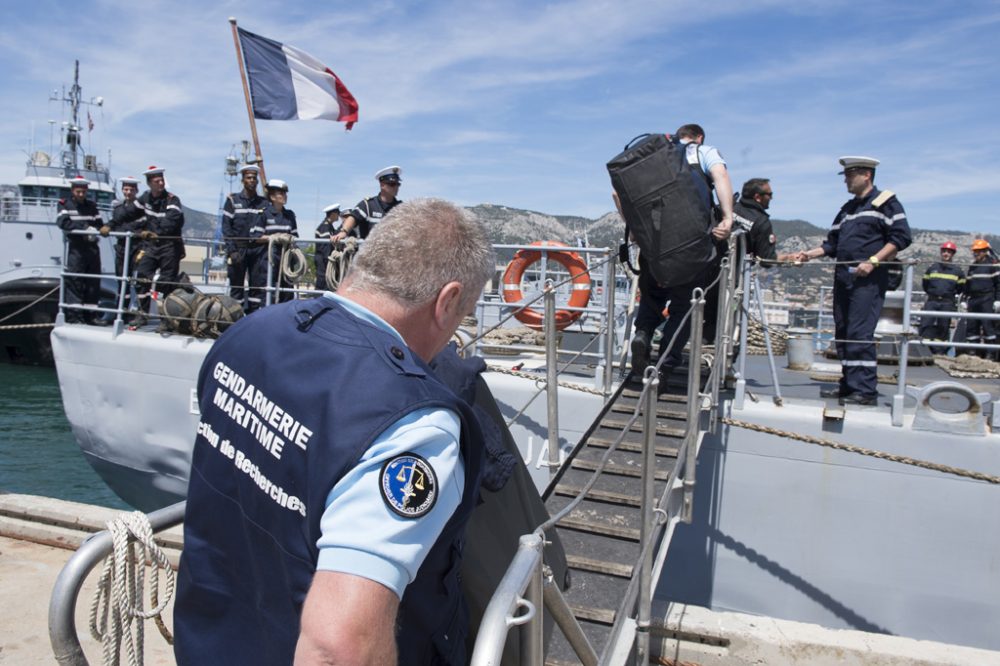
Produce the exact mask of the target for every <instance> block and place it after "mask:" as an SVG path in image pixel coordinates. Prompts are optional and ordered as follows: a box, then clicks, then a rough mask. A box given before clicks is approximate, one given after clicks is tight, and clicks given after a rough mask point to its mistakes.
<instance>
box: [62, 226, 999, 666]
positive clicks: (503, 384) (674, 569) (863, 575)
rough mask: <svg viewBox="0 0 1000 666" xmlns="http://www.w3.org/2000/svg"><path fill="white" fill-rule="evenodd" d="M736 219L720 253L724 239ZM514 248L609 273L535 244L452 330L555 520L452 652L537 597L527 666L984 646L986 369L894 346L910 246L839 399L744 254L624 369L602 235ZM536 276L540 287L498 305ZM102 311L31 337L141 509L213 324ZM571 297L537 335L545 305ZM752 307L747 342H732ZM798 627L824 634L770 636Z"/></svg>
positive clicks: (910, 338)
mask: <svg viewBox="0 0 1000 666" xmlns="http://www.w3.org/2000/svg"><path fill="white" fill-rule="evenodd" d="M735 237H736V240H735V241H734V253H733V254H731V256H735V253H740V254H742V248H743V245H742V243H743V240H742V236H741V235H740V234H736V236H735ZM512 249H514V248H510V246H501V248H500V251H501V252H503V251H506V252H510V251H511V250H512ZM519 249H520V250H527V251H531V252H539V253H540V255H541V256H547V255H548V254H549V253H552V254H553V255H554V254H555V253H557V252H580V253H592V254H590V255H588V257H589V258H588V259H587V260H585V261H584V263H585V264H586V265H587V272H588V273H589V274H590V275H591V276H592V277H593V276H596V275H600V276H601V284H602V286H605V287H606V288H603V289H602V293H601V295H600V298H598V299H597V302H596V303H595V302H590V303H588V304H587V305H586V306H584V307H578V306H571V305H569V304H568V303H567V302H566V301H564V302H563V303H562V304H556V300H555V299H556V295H555V294H556V291H558V288H564V289H566V288H568V289H572V287H571V286H568V285H572V284H574V282H575V281H576V279H577V278H578V273H574V271H573V270H572V269H570V270H568V271H564V270H562V268H560V267H559V266H557V265H556V264H562V263H563V262H560V261H558V260H556V261H550V262H549V268H548V269H547V270H548V271H549V272H548V274H546V273H544V271H545V270H546V269H545V266H544V265H543V266H542V271H543V272H542V273H541V274H539V273H537V272H536V273H534V274H532V273H531V272H530V271H529V272H527V273H525V274H524V275H521V276H519V277H520V281H519V282H518V283H515V284H512V283H508V281H507V280H502V281H496V282H495V283H494V284H493V285H492V287H488V288H487V290H486V292H485V293H484V294H483V296H482V298H481V300H480V302H479V310H478V323H477V324H476V325H475V327H474V328H473V327H471V326H470V327H467V328H466V329H465V331H464V332H463V333H461V334H460V336H462V339H461V342H462V345H463V347H465V348H466V349H468V350H473V349H476V350H478V351H479V352H480V353H483V354H484V355H486V357H487V359H488V362H489V364H490V370H489V371H488V372H487V373H486V375H485V377H486V380H487V382H488V384H489V385H490V388H491V390H492V391H493V393H494V395H495V398H496V400H497V403H498V406H499V408H500V411H501V413H502V414H503V415H504V417H505V419H506V420H507V421H508V423H509V426H510V429H511V431H512V433H514V435H515V439H516V441H517V442H518V445H519V448H520V450H521V452H522V457H523V459H524V461H525V462H526V464H527V465H528V466H529V468H531V469H532V471H533V474H535V479H536V484H537V486H538V488H539V491H540V494H541V496H542V498H543V499H544V500H545V503H546V507H547V508H548V510H549V512H550V515H551V518H550V519H549V520H548V521H547V522H545V523H543V524H541V525H539V526H538V528H537V529H536V530H535V532H533V533H531V534H525V535H524V536H523V537H522V538H521V546H520V549H519V550H518V553H517V555H516V557H515V558H514V560H513V561H512V562H511V565H510V567H509V569H508V571H507V575H506V576H505V577H504V578H503V580H502V581H501V583H500V585H499V586H498V587H497V590H496V593H495V594H494V597H493V600H492V602H491V603H490V605H489V608H488V609H487V611H486V614H485V616H484V618H483V622H482V624H481V626H480V630H479V636H478V639H477V642H476V645H475V650H474V652H473V654H472V663H476V664H488V663H499V660H500V658H501V657H500V655H502V654H503V653H504V649H505V645H506V646H507V648H506V649H507V650H510V649H511V647H510V644H509V643H510V642H509V641H508V640H507V637H508V633H509V632H510V631H512V627H524V629H523V630H521V637H522V641H521V643H520V647H516V646H515V648H514V649H516V650H520V654H521V656H522V658H523V661H522V663H533V664H534V663H541V661H540V659H541V655H542V651H543V647H542V642H543V641H542V639H541V635H542V634H541V631H542V629H541V626H542V625H541V624H540V622H541V618H542V617H549V618H554V619H555V622H556V624H557V625H558V627H559V631H558V632H555V635H553V637H552V641H551V643H550V644H549V646H548V648H547V651H545V655H546V656H545V657H544V658H545V660H546V661H547V662H549V663H585V664H598V663H600V664H623V663H626V661H630V660H632V659H633V658H635V659H636V660H637V661H636V663H648V660H649V658H650V656H655V655H659V656H660V658H661V659H676V660H680V659H685V660H691V661H697V662H699V663H762V662H765V663H813V660H814V659H815V658H816V657H817V654H819V653H818V652H817V650H821V651H823V652H822V653H823V654H824V655H827V656H829V655H830V654H834V655H841V656H843V655H844V654H849V655H854V656H853V657H852V658H853V659H854V660H855V661H856V662H857V663H861V662H863V661H865V660H866V659H868V658H882V657H884V656H885V655H886V654H889V655H890V656H891V655H896V656H895V658H896V659H897V661H887V662H886V663H907V659H906V657H905V655H914V656H913V660H918V657H917V656H916V655H919V658H925V657H927V655H953V656H954V655H957V657H955V659H958V661H948V660H947V659H945V658H944V657H943V656H942V657H941V659H942V660H943V663H989V662H991V661H997V660H998V659H1000V653H997V652H996V651H998V650H1000V634H998V633H997V632H996V630H995V627H996V626H998V623H1000V602H998V601H997V595H996V592H997V590H1000V567H998V566H997V553H1000V434H997V429H998V427H1000V409H997V406H998V405H997V401H998V397H1000V396H998V386H997V382H996V381H995V380H985V381H980V380H963V381H955V380H954V379H952V378H949V377H948V376H947V375H945V374H944V373H943V372H941V371H940V370H939V369H938V368H936V367H921V368H915V367H914V368H911V367H910V365H909V363H908V362H907V359H908V355H909V351H910V347H911V346H912V347H915V346H917V345H920V344H923V341H921V340H920V339H919V336H916V335H915V333H914V328H913V326H912V325H911V323H910V322H911V319H912V318H915V317H918V316H924V315H923V313H917V312H914V311H913V308H912V307H911V305H912V303H913V299H912V283H913V281H912V270H913V266H912V265H910V266H907V267H906V270H907V272H908V274H907V279H906V280H904V291H903V292H901V293H899V294H896V295H895V296H893V297H892V298H891V299H890V307H888V308H887V310H889V311H890V312H895V317H896V319H897V321H895V323H890V324H889V326H890V327H895V331H894V332H895V334H896V335H897V337H898V338H899V340H900V342H899V345H900V348H899V356H898V361H897V364H896V365H894V366H890V368H891V370H890V371H889V372H890V373H894V374H889V375H887V377H886V378H883V379H886V380H887V381H889V382H891V384H890V387H891V388H890V391H891V392H886V393H885V395H883V396H882V397H880V399H879V401H878V404H877V405H875V406H871V407H868V406H854V405H852V406H848V407H846V408H845V407H843V406H840V405H837V404H836V402H835V401H830V400H824V399H822V398H820V396H819V391H820V388H822V387H823V383H822V382H823V381H830V379H829V378H824V376H823V373H826V374H829V373H830V371H831V368H827V367H826V366H825V365H824V364H823V362H822V361H820V362H816V361H813V360H809V361H807V362H806V363H804V364H801V363H791V364H790V363H789V362H788V361H789V360H790V356H789V357H786V356H782V355H779V354H777V353H775V352H774V350H773V349H772V348H771V344H770V343H771V342H772V333H773V331H770V328H769V327H768V325H767V317H766V315H765V313H764V308H763V303H762V301H761V299H760V298H759V294H760V291H761V290H760V289H759V283H758V282H757V281H756V279H755V270H756V268H755V266H754V265H753V262H751V261H745V262H743V264H742V265H743V267H744V269H743V271H742V272H741V273H739V274H737V273H736V272H735V271H733V270H732V269H731V267H730V266H729V262H728V259H727V260H725V261H724V262H723V267H722V273H721V274H720V276H719V285H721V287H722V288H723V292H722V293H723V296H722V297H720V299H719V305H718V308H719V309H718V314H717V321H718V322H721V325H719V326H717V332H716V337H715V340H714V341H713V342H714V344H712V345H711V346H703V344H702V339H701V338H702V336H701V327H702V320H703V316H704V312H703V309H704V294H703V292H702V291H701V290H700V289H699V290H695V292H693V293H692V301H693V303H694V307H693V308H692V310H691V313H690V315H689V316H690V317H691V326H692V335H691V341H690V346H689V349H688V351H687V353H686V367H685V368H683V369H675V370H674V371H673V372H672V373H671V374H670V375H669V376H667V377H666V378H665V379H664V380H662V381H661V380H659V379H657V378H656V373H655V372H653V371H649V372H648V373H647V376H646V377H645V381H644V382H643V383H636V382H629V381H622V379H623V377H622V369H623V368H624V367H625V366H626V365H627V363H626V362H625V360H624V358H623V349H624V348H625V347H626V345H625V341H626V340H627V339H628V335H627V328H628V327H627V323H628V310H629V307H630V305H631V304H632V303H633V302H634V301H633V300H632V299H634V291H632V292H631V293H629V294H628V295H627V296H625V297H624V298H623V297H622V294H619V293H617V292H619V290H618V289H616V288H615V287H614V285H617V283H618V275H617V269H616V266H615V264H614V261H613V258H612V253H611V252H609V251H607V250H595V249H593V248H544V247H543V248H538V247H533V248H519ZM508 256H509V255H508ZM553 258H554V257H553ZM563 265H565V264H563ZM120 279H124V278H120ZM532 280H534V281H536V282H537V281H539V280H549V281H551V282H552V283H553V284H552V287H553V288H550V289H543V290H541V291H540V292H539V293H538V295H537V296H531V295H530V294H529V295H527V296H522V300H521V301H520V302H516V303H510V302H508V301H506V300H505V299H504V294H505V293H506V292H517V293H518V295H521V292H522V291H527V289H526V287H525V283H526V282H527V281H532ZM269 282H271V281H269ZM272 283H273V282H272ZM594 291H595V292H596V291H597V290H596V289H594ZM273 292H274V288H273V287H269V292H268V299H271V298H272V297H273ZM616 294H617V297H616ZM542 299H544V300H545V301H546V303H545V305H544V306H543V305H542V304H541V303H542ZM123 306H124V304H123V303H121V302H120V303H119V309H118V313H117V319H116V323H115V325H114V326H112V327H110V328H107V329H97V328H93V327H86V326H81V325H75V324H70V325H67V324H63V323H62V322H59V323H58V324H57V326H56V328H55V330H54V331H53V334H52V340H53V350H54V356H55V362H56V368H57V371H58V375H59V383H60V388H61V391H62V395H63V402H64V406H65V409H66V414H67V417H68V419H69V421H70V423H71V425H72V427H73V431H74V434H75V436H76V438H77V440H78V441H79V443H80V446H81V450H82V451H83V452H84V455H85V457H86V458H87V460H88V461H89V462H90V463H91V464H92V465H93V466H94V468H95V469H96V470H97V471H98V472H99V473H100V474H101V475H102V477H103V478H104V479H105V480H106V481H107V483H108V484H109V485H110V486H111V487H112V488H114V489H115V490H116V492H118V493H119V494H120V495H121V496H122V497H123V498H124V499H126V500H127V501H129V502H130V503H132V504H133V505H135V506H137V507H139V508H142V509H143V510H151V509H157V508H158V507H163V506H165V505H167V504H169V503H171V502H174V501H176V500H178V499H181V498H183V496H184V488H185V484H186V478H187V473H188V464H189V456H190V451H191V447H192V443H193V440H194V437H195V433H196V428H197V423H198V418H199V416H198V402H197V399H196V395H195V379H196V376H197V373H198V369H199V367H200V364H201V361H202V359H203V358H204V356H205V353H206V352H207V350H208V348H209V347H210V346H211V344H212V340H211V339H205V338H199V337H195V336H193V335H181V334H174V335H165V334H162V333H160V332H158V331H157V329H156V328H155V326H154V325H153V324H150V325H149V326H146V327H143V328H139V329H138V330H130V329H129V328H128V327H127V326H126V325H125V321H124V315H125V308H124V307H123ZM524 307H531V308H533V309H534V311H535V312H534V315H535V316H536V317H538V318H540V319H541V320H543V321H547V322H549V323H548V325H549V329H548V333H549V335H547V336H545V340H544V343H543V344H539V343H538V341H537V340H522V341H520V342H514V343H511V342H509V341H508V342H503V343H496V342H490V341H489V340H488V339H486V338H485V337H484V334H485V332H486V329H490V328H494V327H498V329H499V330H502V328H503V327H504V326H505V325H506V324H507V323H509V322H507V321H506V320H507V319H509V318H510V317H511V316H513V314H514V313H516V312H518V311H522V312H523V310H521V308H524ZM577 310H578V311H581V312H582V316H580V317H578V318H576V320H575V321H574V322H572V323H571V324H570V325H568V326H566V327H564V329H563V330H562V331H561V335H557V334H555V322H556V321H557V319H558V317H557V312H560V311H561V312H563V313H566V312H573V311H577ZM491 311H492V313H493V314H492V315H490V314H488V313H489V312H491ZM932 314H933V313H932ZM949 316H956V315H954V314H951V313H949ZM957 316H963V315H957ZM753 319H756V321H757V322H759V323H760V324H761V325H762V331H763V339H764V343H765V347H766V348H767V351H768V352H769V353H767V354H766V355H764V356H750V355H749V354H748V341H749V329H750V325H751V323H752V321H751V320H753ZM223 334H224V333H223ZM557 343H559V344H558V346H557ZM667 343H668V345H669V344H673V343H674V341H667ZM810 343H811V341H810ZM956 344H957V345H959V346H960V344H961V343H956ZM788 366H791V367H788ZM833 369H834V370H838V371H839V366H838V367H836V368H833ZM817 373H820V374H817ZM883 374H885V368H883ZM543 395H544V396H545V399H544V400H536V398H540V397H541V396H543ZM162 511H168V510H167V509H163V510H162ZM153 515H154V516H162V515H163V514H162V512H156V513H154V514H153ZM173 515H175V521H176V520H179V519H180V517H182V515H183V512H182V511H181V512H180V514H177V513H176V511H175V512H174V514H173ZM553 532H555V533H557V534H558V535H559V538H560V540H561V542H562V544H563V546H564V547H565V549H566V555H567V562H568V564H569V567H570V572H571V575H570V580H569V582H570V586H569V588H568V589H567V590H565V591H563V590H561V589H558V588H560V587H561V586H560V585H555V584H553V581H552V576H551V572H548V571H547V570H546V568H545V567H544V565H543V560H542V552H543V551H544V544H545V542H546V535H548V534H551V533H553ZM748 618H749V619H748ZM765 623H774V624H768V625H767V626H768V627H771V629H770V634H771V636H770V637H767V636H761V635H760V634H759V633H758V634H754V633H753V632H752V631H751V630H749V629H747V627H754V626H757V625H764V624H765ZM804 627H805V628H806V629H803V628H804ZM797 632H800V633H797ZM801 632H805V633H809V632H820V633H821V634H822V636H823V638H822V639H821V640H813V641H812V642H810V641H809V640H805V639H802V640H798V639H796V641H793V644H792V646H791V647H789V645H788V644H785V643H780V644H779V643H775V642H774V637H773V635H774V634H781V635H783V636H786V637H788V636H799V635H801ZM823 632H826V633H823ZM810 635H816V634H815V633H813V634H810ZM859 636H860V637H862V638H858V637H859ZM893 637H899V639H898V640H899V641H902V643H900V642H893V641H894V638H893ZM905 639H911V640H910V641H909V642H907V640H905ZM789 640H791V639H789ZM880 640H883V641H889V642H888V643H884V644H883V643H879V642H878V641H880ZM852 641H853V642H852ZM820 643H821V644H822V645H819V644H820ZM859 645H860V646H861V647H858V646H859ZM858 655H860V656H858ZM900 655H904V656H902V657H900ZM948 658H949V659H950V658H951V657H948Z"/></svg>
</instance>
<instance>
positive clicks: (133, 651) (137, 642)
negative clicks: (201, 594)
mask: <svg viewBox="0 0 1000 666" xmlns="http://www.w3.org/2000/svg"><path fill="white" fill-rule="evenodd" d="M107 525H108V531H109V532H110V533H111V543H112V551H111V554H110V555H108V557H107V558H105V560H104V570H103V571H102V572H101V578H100V581H99V582H98V584H97V594H96V595H95V596H94V602H93V604H91V607H90V635H91V636H93V637H94V640H98V641H100V642H101V646H102V647H103V651H104V663H105V666H117V665H118V663H119V658H120V653H121V645H122V643H123V642H124V643H125V649H126V652H127V653H128V663H129V665H130V666H140V665H141V664H142V663H143V639H144V626H143V620H148V619H153V621H155V622H156V626H157V628H158V629H159V630H160V634H161V635H162V636H163V638H164V639H166V641H167V643H168V644H171V645H172V644H173V636H172V635H171V633H170V631H169V630H168V629H167V627H166V625H165V624H164V623H163V619H162V617H161V616H162V613H163V611H164V610H165V609H166V607H167V605H168V604H169V603H170V600H171V598H172V597H173V594H174V577H175V575H174V570H173V569H172V568H171V566H170V562H169V561H168V560H167V556H166V555H165V554H164V553H163V551H162V550H161V549H160V547H159V546H157V545H156V542H155V541H154V540H153V529H152V527H150V525H149V519H148V518H146V515H145V514H143V513H141V512H139V511H133V512H132V513H123V514H121V515H119V516H118V517H117V518H115V519H114V520H110V521H108V523H107ZM147 565H148V566H150V567H151V569H152V571H151V574H150V579H149V599H150V605H151V606H152V608H150V609H149V610H144V609H143V607H142V596H143V589H142V588H143V584H144V583H145V574H146V566H147ZM160 569H163V570H164V572H165V574H166V575H165V581H164V597H163V601H162V602H161V601H160V599H159V593H160V576H159V572H160ZM134 620H138V621H137V622H136V621H134Z"/></svg>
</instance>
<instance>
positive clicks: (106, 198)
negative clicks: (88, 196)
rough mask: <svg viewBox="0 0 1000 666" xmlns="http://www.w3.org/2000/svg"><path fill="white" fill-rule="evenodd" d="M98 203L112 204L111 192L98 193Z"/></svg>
mask: <svg viewBox="0 0 1000 666" xmlns="http://www.w3.org/2000/svg"><path fill="white" fill-rule="evenodd" d="M97 203H111V192H97Z"/></svg>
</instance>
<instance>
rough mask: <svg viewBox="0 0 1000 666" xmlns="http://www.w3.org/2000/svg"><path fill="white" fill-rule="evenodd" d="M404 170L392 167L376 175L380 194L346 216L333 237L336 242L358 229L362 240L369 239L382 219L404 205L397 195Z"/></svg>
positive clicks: (360, 203) (362, 203) (365, 201)
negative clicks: (373, 228)
mask: <svg viewBox="0 0 1000 666" xmlns="http://www.w3.org/2000/svg"><path fill="white" fill-rule="evenodd" d="M402 175H403V170H402V169H400V168H399V167H398V166H390V167H386V168H384V169H382V170H381V171H379V172H378V173H376V174H375V180H377V181H378V186H379V193H378V194H376V195H375V196H373V197H370V198H368V199H365V200H364V201H361V202H359V203H358V205H357V206H355V207H354V208H353V209H352V210H351V212H349V213H347V214H346V215H344V224H343V226H342V227H341V228H340V231H338V232H337V233H336V234H334V236H333V240H334V241H342V240H344V239H345V238H347V235H348V234H350V233H351V232H352V231H354V229H355V228H357V231H356V232H355V233H357V234H358V235H359V236H360V237H361V238H367V237H368V234H369V233H371V230H372V227H374V226H375V225H376V224H378V223H379V222H381V221H382V218H383V217H385V216H386V215H388V214H389V211H390V210H392V209H393V208H395V207H396V206H398V205H399V204H401V203H403V202H402V201H400V200H399V199H398V198H396V195H397V194H399V186H400V185H401V184H402V182H403V179H402Z"/></svg>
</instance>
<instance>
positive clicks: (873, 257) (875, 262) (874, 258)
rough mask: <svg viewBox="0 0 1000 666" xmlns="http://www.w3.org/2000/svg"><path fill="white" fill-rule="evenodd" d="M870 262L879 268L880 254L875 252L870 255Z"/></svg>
mask: <svg viewBox="0 0 1000 666" xmlns="http://www.w3.org/2000/svg"><path fill="white" fill-rule="evenodd" d="M868 263H869V264H871V265H872V266H874V267H875V268H878V255H875V254H873V255H872V256H870V257H868Z"/></svg>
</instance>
